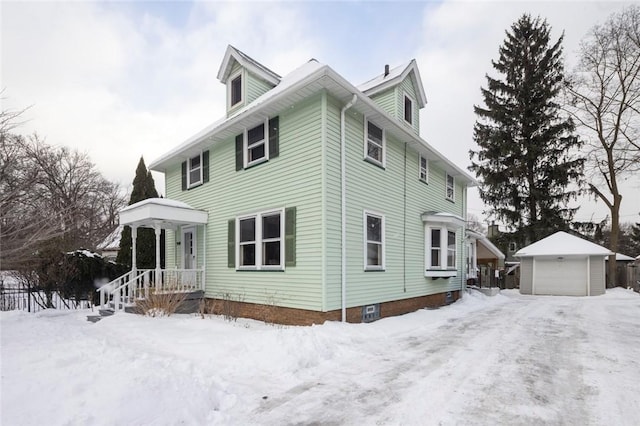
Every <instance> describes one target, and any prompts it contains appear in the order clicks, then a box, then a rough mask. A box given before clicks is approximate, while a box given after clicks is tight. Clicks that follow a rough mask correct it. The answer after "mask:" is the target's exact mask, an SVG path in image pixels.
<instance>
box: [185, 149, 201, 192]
mask: <svg viewBox="0 0 640 426" xmlns="http://www.w3.org/2000/svg"><path fill="white" fill-rule="evenodd" d="M196 157H198V158H199V159H200V179H199V180H198V181H196V182H191V170H192V168H191V160H193V159H194V158H196ZM202 160H203V157H202V151H200V154H198V155H194V156H192V157H189V158H187V188H193V187H196V186H198V185H202V184H203V183H204V173H203V170H204V164H203V163H202Z"/></svg>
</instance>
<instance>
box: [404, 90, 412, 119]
mask: <svg viewBox="0 0 640 426" xmlns="http://www.w3.org/2000/svg"><path fill="white" fill-rule="evenodd" d="M404 121H406V122H407V123H409V124H413V100H412V99H411V98H410V97H409V95H407V94H406V93H405V94H404Z"/></svg>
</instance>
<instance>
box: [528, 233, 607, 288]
mask: <svg viewBox="0 0 640 426" xmlns="http://www.w3.org/2000/svg"><path fill="white" fill-rule="evenodd" d="M610 254H612V253H611V252H610V251H609V249H607V248H604V247H602V246H599V245H597V244H594V243H592V242H589V241H587V240H584V239H582V238H579V237H576V236H573V235H571V234H567V233H566V232H562V231H560V232H556V233H555V234H553V235H550V236H548V237H546V238H543V239H542V240H540V241H538V242H535V243H533V244H531V245H528V246H526V247H523V248H521V249H520V250H518V251H517V252H516V254H515V255H516V257H519V258H520V293H522V294H547V295H558V296H596V295H600V294H604V292H605V259H606V258H607V256H609V255H610Z"/></svg>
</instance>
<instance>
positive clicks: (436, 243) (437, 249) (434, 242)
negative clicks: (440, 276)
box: [430, 228, 442, 268]
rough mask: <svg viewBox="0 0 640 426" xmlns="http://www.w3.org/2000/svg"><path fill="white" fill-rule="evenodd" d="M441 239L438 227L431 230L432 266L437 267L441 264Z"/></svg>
mask: <svg viewBox="0 0 640 426" xmlns="http://www.w3.org/2000/svg"><path fill="white" fill-rule="evenodd" d="M441 243H442V239H441V238H440V229H439V228H438V229H432V230H431V263H430V266H431V267H432V268H439V267H440V266H441V265H442V261H441V260H442V256H441V255H440V253H442V248H441V246H440V245H441Z"/></svg>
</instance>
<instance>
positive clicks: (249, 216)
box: [235, 208, 285, 271]
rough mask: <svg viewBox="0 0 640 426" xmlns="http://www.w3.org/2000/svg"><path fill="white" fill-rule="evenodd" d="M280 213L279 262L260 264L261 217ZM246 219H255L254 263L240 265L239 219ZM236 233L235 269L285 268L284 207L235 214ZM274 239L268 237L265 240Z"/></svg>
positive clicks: (270, 269)
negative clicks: (277, 263)
mask: <svg viewBox="0 0 640 426" xmlns="http://www.w3.org/2000/svg"><path fill="white" fill-rule="evenodd" d="M275 214H279V215H280V264H279V265H263V264H262V245H263V243H264V242H265V240H264V239H263V238H262V218H263V217H264V216H271V215H275ZM246 219H254V220H255V228H254V231H255V235H254V240H253V244H255V262H256V264H255V265H246V266H242V265H240V221H241V220H246ZM235 228H236V235H235V246H236V247H235V251H236V271H255V270H257V271H266V270H269V271H284V269H285V252H284V250H285V218H284V208H280V209H274V210H265V211H261V212H257V213H252V214H245V215H241V216H236V226H235ZM272 240H276V239H268V240H267V241H266V242H269V241H272Z"/></svg>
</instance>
